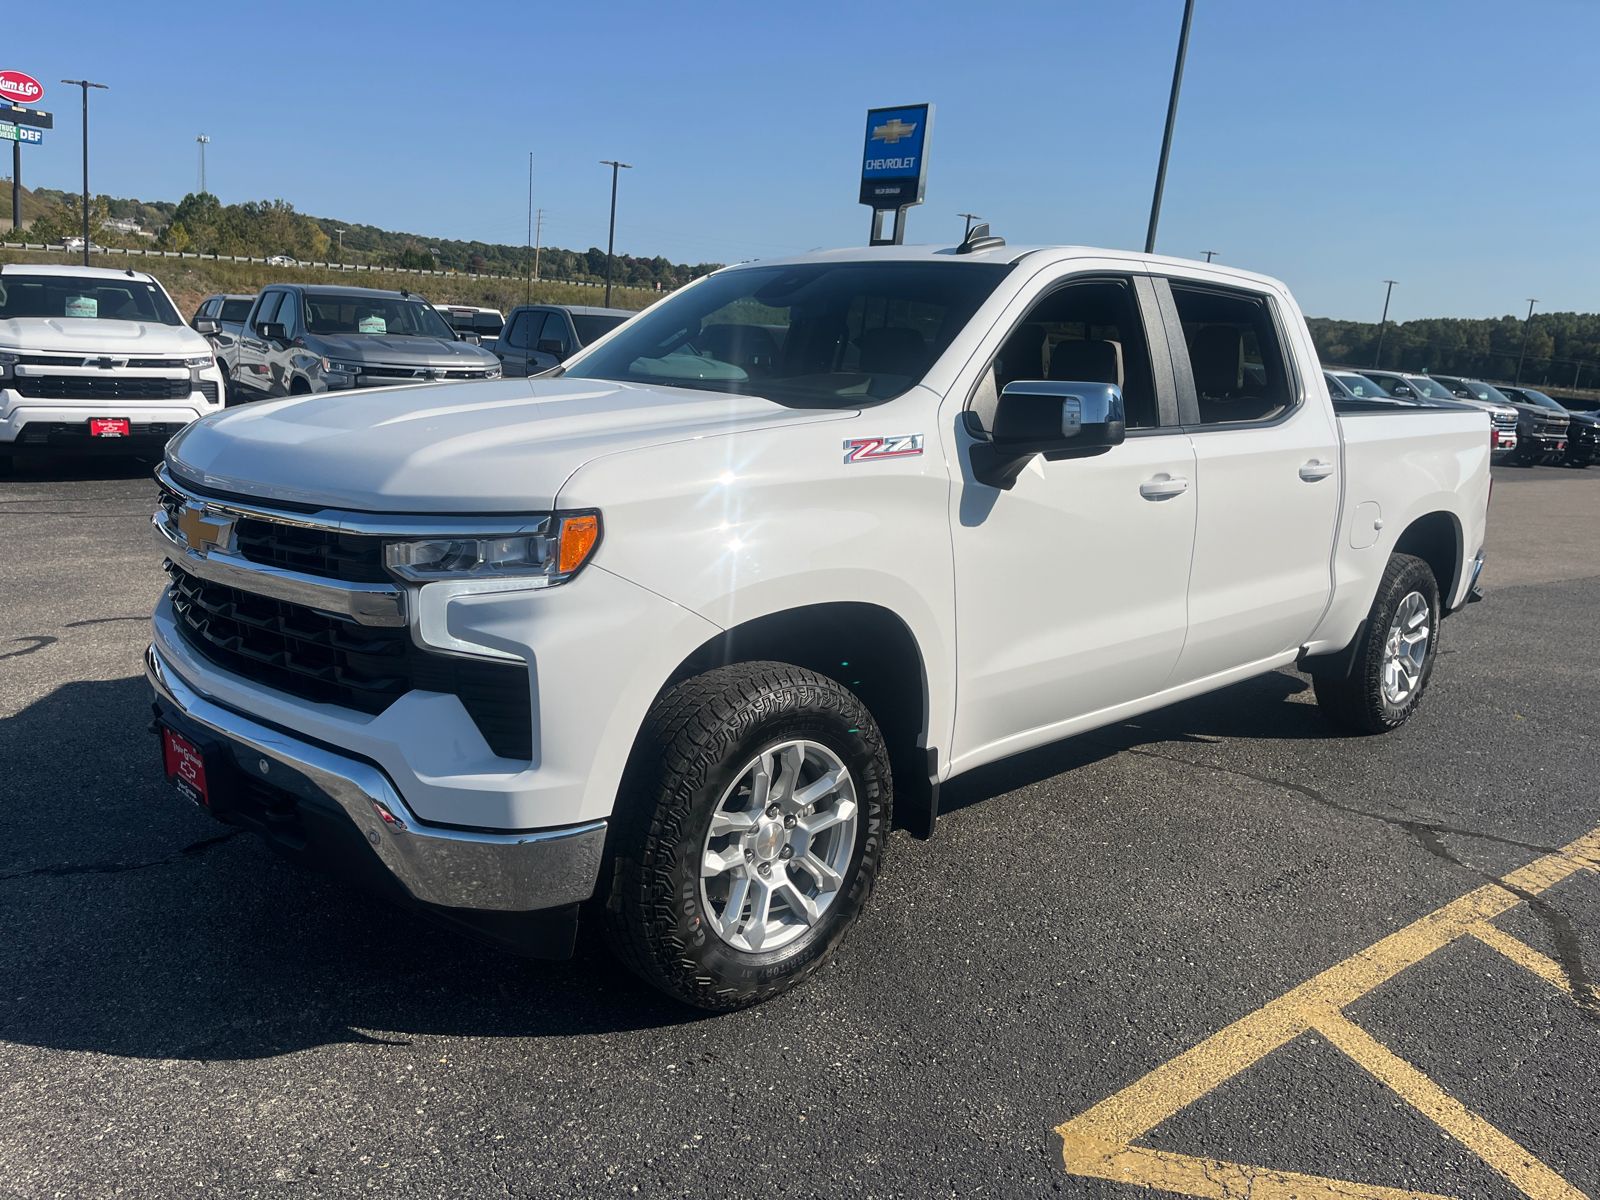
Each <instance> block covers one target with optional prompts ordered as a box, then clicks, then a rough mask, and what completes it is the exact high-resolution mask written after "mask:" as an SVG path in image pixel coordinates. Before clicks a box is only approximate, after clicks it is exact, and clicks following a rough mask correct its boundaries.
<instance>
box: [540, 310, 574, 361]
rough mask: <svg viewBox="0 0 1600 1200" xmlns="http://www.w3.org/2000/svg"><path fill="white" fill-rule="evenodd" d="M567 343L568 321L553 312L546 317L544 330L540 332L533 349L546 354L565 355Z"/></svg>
mask: <svg viewBox="0 0 1600 1200" xmlns="http://www.w3.org/2000/svg"><path fill="white" fill-rule="evenodd" d="M567 341H568V338H567V319H566V317H564V316H562V315H561V314H560V313H558V312H553V313H550V314H549V315H548V316H546V317H545V322H544V328H543V329H541V330H540V331H539V336H538V338H537V339H535V341H534V343H533V348H534V349H535V350H543V351H544V352H545V353H546V354H555V355H565V354H566V353H567ZM551 343H554V344H553V345H552V344H551Z"/></svg>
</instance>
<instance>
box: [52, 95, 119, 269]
mask: <svg viewBox="0 0 1600 1200" xmlns="http://www.w3.org/2000/svg"><path fill="white" fill-rule="evenodd" d="M61 82H62V83H70V84H71V85H72V86H73V87H77V88H82V89H83V265H84V266H86V267H87V266H88V265H89V89H90V88H99V89H100V90H101V91H109V90H110V89H109V88H107V87H106V85H105V84H103V83H90V82H89V81H88V80H87V79H63V80H62V81H61Z"/></svg>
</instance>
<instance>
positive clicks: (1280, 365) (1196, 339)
mask: <svg viewBox="0 0 1600 1200" xmlns="http://www.w3.org/2000/svg"><path fill="white" fill-rule="evenodd" d="M1171 282H1172V299H1173V302H1174V303H1175V304H1176V305H1177V308H1178V319H1179V320H1180V321H1181V322H1182V323H1183V338H1184V342H1185V344H1186V345H1187V346H1188V350H1189V367H1190V370H1191V372H1192V373H1193V376H1194V390H1195V399H1196V400H1197V401H1198V402H1199V405H1200V422H1201V424H1203V425H1232V424H1238V423H1240V422H1244V421H1266V420H1271V419H1272V418H1273V417H1276V416H1280V415H1281V414H1283V413H1284V412H1286V411H1287V410H1288V409H1289V407H1290V406H1291V405H1293V404H1294V392H1293V389H1292V388H1291V386H1290V382H1289V376H1288V371H1287V368H1286V367H1285V364H1284V359H1283V351H1282V349H1281V348H1280V347H1279V345H1278V333H1277V328H1276V326H1275V325H1274V322H1273V320H1272V309H1271V307H1270V305H1269V303H1268V301H1267V298H1266V297H1265V296H1259V295H1256V294H1254V293H1251V292H1235V291H1232V290H1224V289H1221V288H1209V287H1200V286H1196V285H1192V284H1187V283H1182V282H1179V281H1178V280H1172V281H1171Z"/></svg>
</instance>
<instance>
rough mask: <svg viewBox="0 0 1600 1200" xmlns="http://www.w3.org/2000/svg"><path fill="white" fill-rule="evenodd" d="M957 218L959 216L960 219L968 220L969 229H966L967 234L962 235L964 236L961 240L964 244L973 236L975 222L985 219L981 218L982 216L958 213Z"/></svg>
mask: <svg viewBox="0 0 1600 1200" xmlns="http://www.w3.org/2000/svg"><path fill="white" fill-rule="evenodd" d="M956 216H958V217H965V218H966V219H967V229H966V232H965V233H963V234H962V235H961V240H962V241H963V242H964V241H966V240H967V238H969V237H971V236H972V223H973V222H974V221H981V220H983V218H982V217H980V216H979V215H978V214H977V213H957V214H956Z"/></svg>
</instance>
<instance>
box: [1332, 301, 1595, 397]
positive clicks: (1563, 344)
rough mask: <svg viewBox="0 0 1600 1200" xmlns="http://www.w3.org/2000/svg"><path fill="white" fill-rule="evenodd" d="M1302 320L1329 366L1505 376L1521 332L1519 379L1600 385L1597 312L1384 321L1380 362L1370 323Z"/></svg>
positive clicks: (1533, 382)
mask: <svg viewBox="0 0 1600 1200" xmlns="http://www.w3.org/2000/svg"><path fill="white" fill-rule="evenodd" d="M1306 324H1307V325H1309V326H1310V327H1311V337H1312V339H1313V340H1314V341H1315V343H1316V347H1317V353H1318V354H1319V355H1320V356H1321V358H1322V361H1323V363H1325V364H1326V365H1328V366H1336V365H1337V366H1349V367H1373V366H1382V367H1385V368H1388V369H1390V370H1401V371H1419V372H1421V371H1426V372H1429V373H1430V374H1434V375H1466V376H1469V377H1477V378H1483V379H1510V378H1512V377H1513V376H1514V375H1515V374H1516V372H1517V361H1518V359H1519V358H1520V357H1522V356H1523V352H1524V350H1523V345H1524V335H1526V358H1525V359H1524V361H1523V364H1522V380H1523V382H1524V383H1526V384H1528V385H1529V386H1532V387H1538V386H1541V385H1547V386H1550V387H1563V388H1568V387H1595V386H1597V385H1600V314H1596V313H1571V312H1560V313H1539V312H1536V313H1534V314H1533V319H1532V320H1531V321H1528V322H1526V324H1525V323H1524V320H1523V318H1521V317H1517V316H1509V315H1508V316H1504V317H1487V318H1456V317H1428V318H1423V319H1421V320H1416V321H1405V322H1403V323H1401V322H1390V323H1389V324H1387V325H1385V326H1384V327H1383V330H1382V355H1381V361H1380V356H1379V327H1378V325H1377V324H1376V323H1375V322H1363V321H1338V320H1334V319H1333V318H1331V317H1311V318H1308V319H1307V321H1306Z"/></svg>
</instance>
